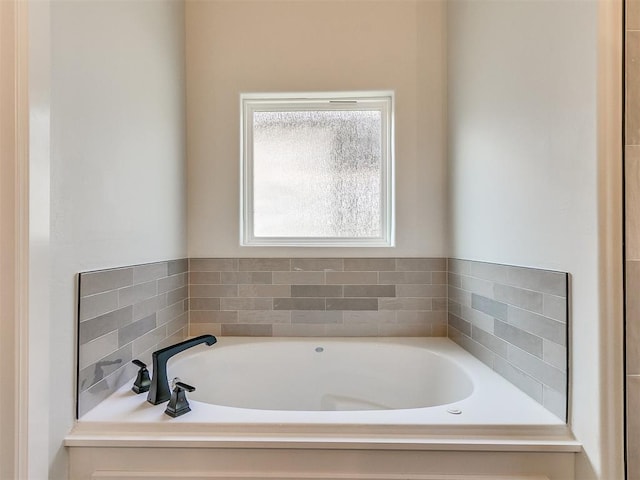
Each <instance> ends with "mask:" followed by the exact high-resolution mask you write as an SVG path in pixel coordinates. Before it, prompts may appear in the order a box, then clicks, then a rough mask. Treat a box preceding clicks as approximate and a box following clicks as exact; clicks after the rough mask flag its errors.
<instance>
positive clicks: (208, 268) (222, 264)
mask: <svg viewBox="0 0 640 480" xmlns="http://www.w3.org/2000/svg"><path fill="white" fill-rule="evenodd" d="M189 271H191V272H237V271H238V259H237V258H190V259H189Z"/></svg>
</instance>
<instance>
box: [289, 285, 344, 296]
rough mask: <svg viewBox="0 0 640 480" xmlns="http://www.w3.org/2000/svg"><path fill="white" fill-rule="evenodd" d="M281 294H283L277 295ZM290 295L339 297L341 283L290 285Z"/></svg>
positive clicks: (340, 294)
mask: <svg viewBox="0 0 640 480" xmlns="http://www.w3.org/2000/svg"><path fill="white" fill-rule="evenodd" d="M277 296H280V297H281V296H283V295H277ZM291 296H292V297H341V296H342V285H291Z"/></svg>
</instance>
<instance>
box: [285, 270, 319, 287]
mask: <svg viewBox="0 0 640 480" xmlns="http://www.w3.org/2000/svg"><path fill="white" fill-rule="evenodd" d="M324 275H325V274H324V272H273V283H274V284H278V285H319V284H324Z"/></svg>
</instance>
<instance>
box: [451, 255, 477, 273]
mask: <svg viewBox="0 0 640 480" xmlns="http://www.w3.org/2000/svg"><path fill="white" fill-rule="evenodd" d="M471 263H472V262H471V261H469V260H461V259H459V258H448V259H447V271H448V272H450V273H456V274H459V275H469V274H470V273H471Z"/></svg>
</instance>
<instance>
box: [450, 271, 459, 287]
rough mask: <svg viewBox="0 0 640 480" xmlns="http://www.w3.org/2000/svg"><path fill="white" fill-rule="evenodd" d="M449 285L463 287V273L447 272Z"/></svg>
mask: <svg viewBox="0 0 640 480" xmlns="http://www.w3.org/2000/svg"><path fill="white" fill-rule="evenodd" d="M447 285H449V286H452V287H456V288H461V287H462V275H458V274H457V273H451V272H450V273H448V274H447Z"/></svg>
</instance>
